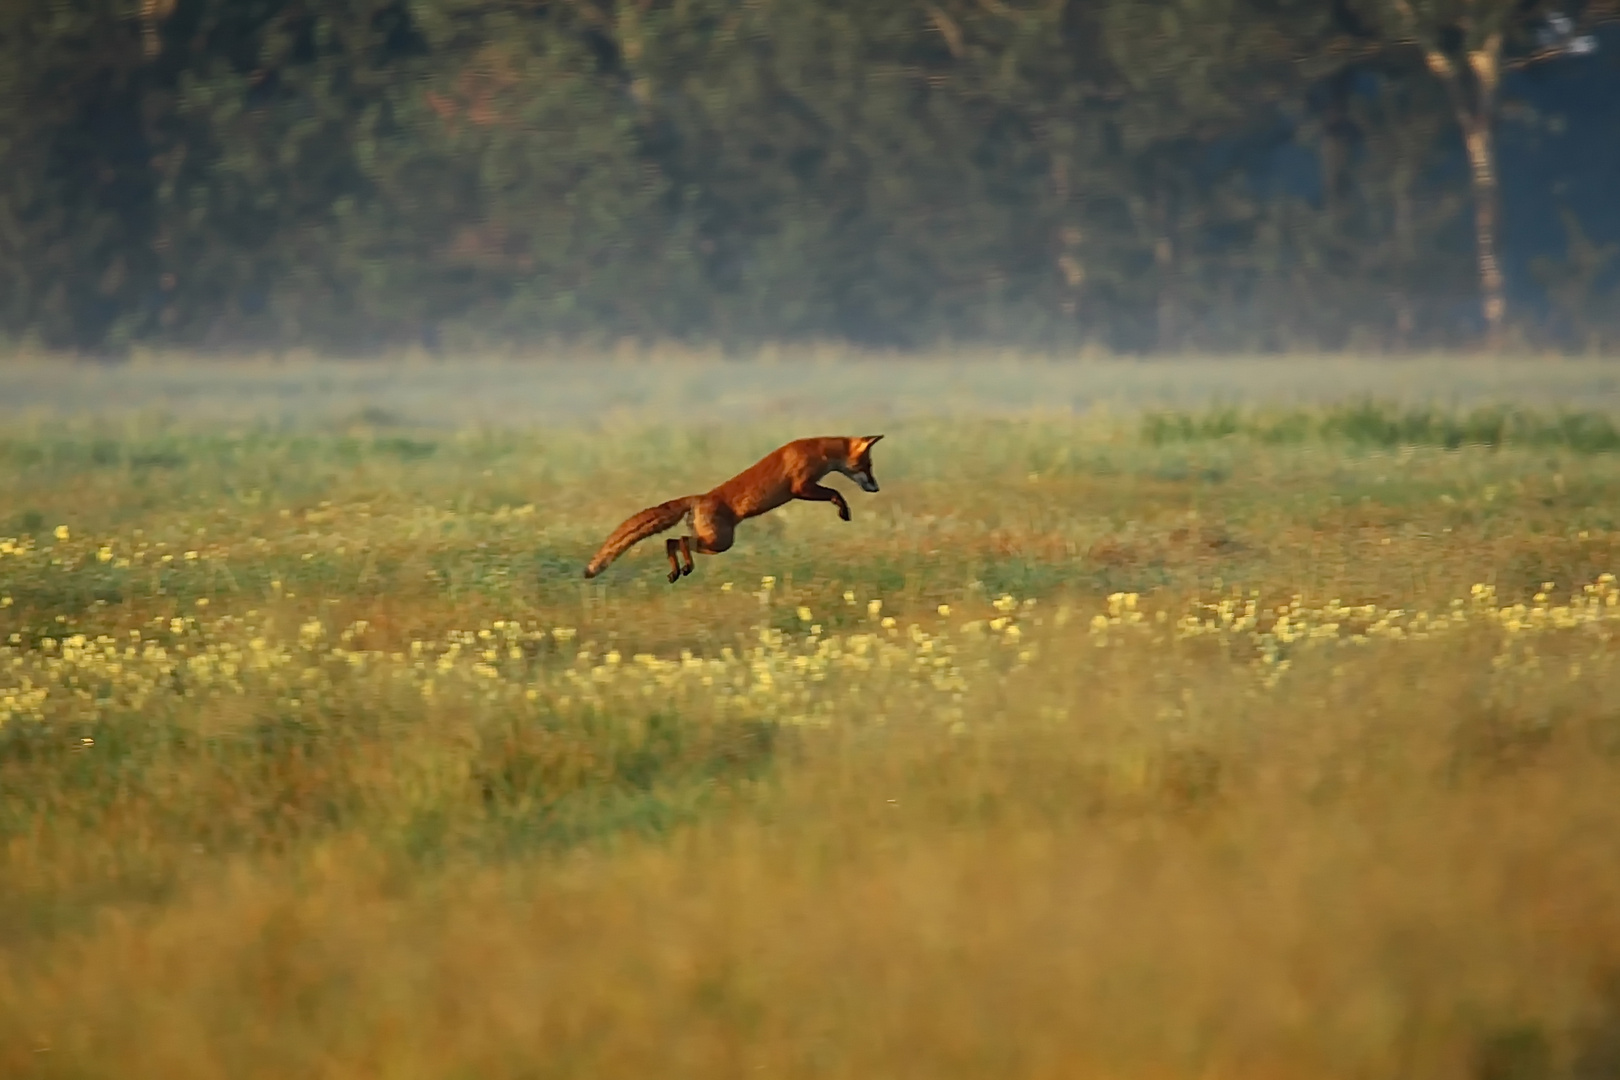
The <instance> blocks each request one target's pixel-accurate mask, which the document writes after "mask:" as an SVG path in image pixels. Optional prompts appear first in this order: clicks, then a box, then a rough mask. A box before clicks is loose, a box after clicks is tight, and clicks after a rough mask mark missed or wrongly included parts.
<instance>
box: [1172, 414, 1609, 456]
mask: <svg viewBox="0 0 1620 1080" xmlns="http://www.w3.org/2000/svg"><path fill="white" fill-rule="evenodd" d="M1233 437H1237V438H1243V439H1249V440H1252V441H1254V442H1258V443H1261V444H1265V445H1273V446H1294V445H1299V444H1302V443H1307V442H1327V443H1346V444H1349V445H1351V446H1360V447H1381V448H1384V449H1394V448H1397V447H1403V446H1413V447H1415V446H1433V447H1440V448H1443V449H1446V450H1456V449H1459V448H1461V447H1464V446H1485V447H1502V446H1513V447H1521V448H1525V449H1556V450H1565V451H1568V452H1570V453H1575V454H1606V453H1613V452H1614V451H1616V450H1620V428H1617V427H1616V426H1615V423H1614V421H1613V419H1612V418H1611V417H1610V416H1609V415H1608V414H1606V413H1601V412H1590V411H1570V412H1559V413H1542V412H1536V411H1534V410H1528V409H1516V408H1510V407H1506V406H1484V407H1480V408H1475V409H1471V410H1468V411H1466V412H1462V411H1453V410H1444V409H1438V408H1434V407H1424V406H1401V405H1396V404H1390V403H1385V402H1374V401H1366V402H1362V403H1359V404H1347V405H1335V406H1330V407H1327V408H1323V409H1317V410H1282V411H1269V410H1251V409H1240V408H1236V407H1229V408H1217V409H1210V410H1204V411H1199V412H1150V413H1148V414H1146V415H1145V416H1144V417H1143V418H1142V438H1143V439H1144V440H1145V441H1146V442H1148V443H1149V444H1151V445H1155V446H1164V445H1168V444H1174V443H1190V442H1205V441H1210V440H1216V439H1226V438H1233Z"/></svg>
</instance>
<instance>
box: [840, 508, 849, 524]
mask: <svg viewBox="0 0 1620 1080" xmlns="http://www.w3.org/2000/svg"><path fill="white" fill-rule="evenodd" d="M838 517H839V518H840V519H841V520H843V521H848V520H849V507H847V506H840V507H839V508H838Z"/></svg>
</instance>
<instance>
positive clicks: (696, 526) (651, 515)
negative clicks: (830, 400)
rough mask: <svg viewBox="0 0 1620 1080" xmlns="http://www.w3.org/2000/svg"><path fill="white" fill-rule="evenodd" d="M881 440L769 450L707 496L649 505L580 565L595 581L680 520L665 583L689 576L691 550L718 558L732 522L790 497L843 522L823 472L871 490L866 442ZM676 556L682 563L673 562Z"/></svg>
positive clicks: (669, 546) (668, 550) (834, 440)
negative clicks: (823, 505) (819, 505)
mask: <svg viewBox="0 0 1620 1080" xmlns="http://www.w3.org/2000/svg"><path fill="white" fill-rule="evenodd" d="M881 438H883V436H881V435H863V436H858V437H853V438H851V437H845V436H837V437H829V438H820V439H798V440H795V441H794V442H790V443H788V444H787V445H786V446H783V447H780V448H778V449H776V450H773V451H771V452H770V453H769V454H767V455H766V456H765V457H763V458H761V459H760V460H759V461H758V462H757V463H756V464H754V465H752V466H750V467H749V468H747V469H745V470H743V471H742V472H740V473H738V474H737V475H736V476H733V477H732V478H731V479H730V480H727V481H726V482H725V483H723V484H721V485H720V486H719V487H717V488H715V489H714V490H713V491H711V492H709V493H708V494H707V495H687V496H684V497H683V498H679V499H671V500H670V501H669V502H667V503H659V504H658V505H657V506H653V507H648V508H647V509H646V510H643V511H642V512H641V513H639V514H637V515H635V516H634V517H632V518H631V519H630V520H629V521H626V522H625V523H624V524H623V525H620V526H619V527H618V528H617V529H614V530H613V535H612V536H609V537H608V538H607V541H606V542H605V543H604V544H603V545H602V549H601V550H600V551H598V552H597V553H596V555H595V556H594V557H592V559H591V561H590V563H589V564H588V565H587V566H586V567H585V576H586V577H588V578H593V577H595V576H596V575H597V574H600V573H601V572H602V571H603V570H605V569H607V566H608V564H609V563H611V562H612V561H613V560H614V559H617V558H618V557H619V556H620V555H623V554H624V553H625V552H626V551H628V550H629V549H630V548H631V546H632V545H635V544H638V543H640V542H641V541H643V540H645V539H646V538H647V537H649V536H652V535H653V534H654V533H661V532H663V531H664V530H665V529H668V528H670V527H671V526H673V525H674V524H675V523H676V522H678V521H680V520H681V519H682V518H685V519H686V522H687V527H688V528H689V529H691V530H692V531H691V534H690V535H687V536H681V537H671V538H670V539H669V540H666V541H664V552H665V554H667V555H668V556H669V580H670V582H671V583H673V582H675V581H678V580H680V578H681V575H683V574H690V573H691V572H692V550H693V548H696V549H697V550H698V551H699V552H700V553H701V554H704V555H718V554H720V553H721V552H722V551H725V550H727V549H729V548H730V547H731V539H732V533H733V532H734V531H735V530H736V527H737V522H739V521H742V520H744V519H746V518H751V517H758V516H759V515H760V514H763V513H766V512H767V511H770V510H775V509H776V508H777V507H778V506H781V505H783V504H784V503H787V502H790V501H792V500H793V499H804V500H806V501H808V502H830V503H832V504H833V505H834V506H836V507H838V516H839V517H840V518H843V519H844V520H845V521H848V520H849V504H848V503H847V502H845V501H844V496H843V495H841V494H839V493H838V492H837V491H835V490H833V489H832V488H830V487H822V486H821V484H820V482H819V481H820V480H821V478H822V477H824V476H826V475H827V474H828V473H832V472H841V473H843V474H844V475H845V476H847V477H849V478H850V479H851V480H853V481H855V482H856V483H857V484H859V485H860V486H861V490H862V491H876V490H877V489H878V485H877V481H876V480H874V479H873V478H872V444H874V443H876V442H877V441H878V440H879V439H881ZM677 553H679V555H680V557H681V559H683V560H685V561H684V564H683V563H682V562H679V561H677V560H676V554H677Z"/></svg>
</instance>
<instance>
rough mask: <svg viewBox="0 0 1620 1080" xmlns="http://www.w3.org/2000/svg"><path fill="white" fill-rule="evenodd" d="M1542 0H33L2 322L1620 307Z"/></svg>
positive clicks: (1309, 318)
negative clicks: (878, 0)
mask: <svg viewBox="0 0 1620 1080" xmlns="http://www.w3.org/2000/svg"><path fill="white" fill-rule="evenodd" d="M1616 14H1617V12H1616V8H1615V6H1614V5H1613V4H1612V3H1609V2H1589V3H1585V4H1580V3H1574V4H1551V3H1543V2H1535V0H1156V2H1152V3H1147V2H1142V0H883V2H874V0H318V2H317V0H8V2H7V3H6V4H4V5H3V6H0V176H4V177H5V183H4V185H3V186H0V342H9V343H11V345H12V346H13V347H25V348H39V349H59V350H64V351H72V352H80V353H91V354H98V355H118V354H121V353H124V352H127V351H128V350H129V349H130V348H132V347H153V348H175V349H188V350H199V351H230V350H266V349H269V350H275V349H284V348H293V347H299V348H311V349H317V350H322V351H325V352H331V353H341V354H349V355H360V354H365V353H370V352H376V351H379V350H385V349H397V348H402V347H413V346H421V347H426V348H428V349H430V350H449V349H471V348H481V349H489V348H504V347H513V346H516V347H533V346H535V345H539V344H545V343H553V342H563V341H573V342H603V341H611V340H618V339H626V338H628V339H638V340H643V341H649V342H651V341H684V342H704V343H718V344H720V345H723V346H728V347H746V346H750V345H754V344H758V343H762V342H792V341H825V340H834V341H847V342H850V343H853V344H857V345H862V346H867V347H877V348H897V349H915V348H925V347H929V346H934V345H939V344H943V343H994V344H1004V345H1013V346H1020V347H1029V348H1084V347H1092V348H1098V349H1105V350H1111V351H1121V352H1144V353H1145V352H1176V351H1189V350H1216V351H1219V350H1245V351H1282V350H1303V349H1325V350H1336V349H1368V350H1377V349H1418V348H1437V347H1438V348H1448V347H1463V348H1472V347H1478V346H1479V345H1481V344H1484V345H1486V346H1492V345H1495V346H1501V345H1504V344H1506V343H1524V342H1528V343H1534V344H1537V345H1541V346H1546V347H1559V348H1566V349H1576V350H1583V349H1602V348H1612V347H1613V346H1614V345H1615V344H1616V343H1620V281H1617V274H1616V271H1620V262H1617V260H1616V259H1615V255H1616V252H1617V251H1620V243H1616V242H1617V241H1620V206H1617V203H1620V197H1617V196H1616V194H1615V193H1614V189H1616V188H1620V107H1617V105H1620V34H1617V33H1616V29H1617V28H1616V27H1615V26H1614V25H1613V23H1612V20H1613V17H1614V16H1615V15H1616Z"/></svg>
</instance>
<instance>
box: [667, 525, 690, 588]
mask: <svg viewBox="0 0 1620 1080" xmlns="http://www.w3.org/2000/svg"><path fill="white" fill-rule="evenodd" d="M685 548H686V537H684V536H683V537H681V538H680V539H679V540H677V539H675V538H674V537H673V536H672V537H670V538H669V539H668V540H665V541H664V554H665V555H668V556H669V583H670V584H671V585H673V584H675V583H676V582H677V581H679V580H680V579H681V564H680V563H679V562H677V561H676V559H675V553H676V552H677V551H683V550H685ZM686 572H687V573H688V574H690V573H691V572H692V553H691V552H690V551H687V552H686Z"/></svg>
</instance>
